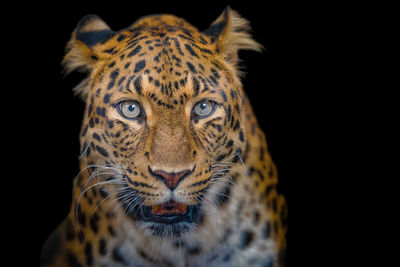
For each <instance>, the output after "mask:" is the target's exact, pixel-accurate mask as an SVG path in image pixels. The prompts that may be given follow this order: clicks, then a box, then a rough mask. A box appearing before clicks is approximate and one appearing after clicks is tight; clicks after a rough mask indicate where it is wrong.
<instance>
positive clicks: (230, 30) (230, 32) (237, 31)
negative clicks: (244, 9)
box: [203, 6, 262, 67]
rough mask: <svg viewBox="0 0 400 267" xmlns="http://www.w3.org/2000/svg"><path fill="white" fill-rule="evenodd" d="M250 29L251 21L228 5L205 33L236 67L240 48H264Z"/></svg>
mask: <svg viewBox="0 0 400 267" xmlns="http://www.w3.org/2000/svg"><path fill="white" fill-rule="evenodd" d="M250 31H251V28H250V23H249V21H248V20H246V19H245V18H243V17H241V16H240V15H239V13H237V12H236V11H234V10H232V9H231V8H230V7H229V6H228V7H226V8H225V10H224V12H223V13H222V14H221V15H220V16H219V17H218V18H217V19H216V20H215V21H214V22H213V23H212V24H211V26H210V27H209V28H208V29H207V30H205V31H204V32H203V33H204V34H205V35H207V36H209V37H210V40H211V42H212V43H214V44H215V51H216V52H217V53H220V54H222V55H223V57H224V59H225V60H226V61H227V62H228V63H230V64H232V65H234V67H236V66H237V63H238V61H239V58H238V51H239V50H255V51H258V52H260V51H261V50H262V46H261V45H260V44H259V43H257V42H256V41H255V40H254V39H253V38H252V36H251V34H250Z"/></svg>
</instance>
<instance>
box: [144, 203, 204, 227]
mask: <svg viewBox="0 0 400 267" xmlns="http://www.w3.org/2000/svg"><path fill="white" fill-rule="evenodd" d="M141 215H142V220H143V221H147V222H157V223H164V224H174V223H182V222H187V223H192V222H195V221H197V220H198V219H199V207H198V205H186V204H182V203H178V202H176V201H174V200H170V201H168V202H165V203H163V204H160V205H154V206H142V207H141Z"/></svg>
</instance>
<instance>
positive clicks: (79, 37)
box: [62, 15, 116, 98]
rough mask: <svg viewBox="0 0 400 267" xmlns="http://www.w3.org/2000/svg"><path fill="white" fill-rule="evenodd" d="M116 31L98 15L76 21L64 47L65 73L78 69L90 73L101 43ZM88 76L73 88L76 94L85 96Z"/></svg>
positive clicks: (99, 55)
mask: <svg viewBox="0 0 400 267" xmlns="http://www.w3.org/2000/svg"><path fill="white" fill-rule="evenodd" d="M115 34H116V33H115V32H114V31H112V30H111V29H110V27H109V26H108V25H107V24H106V23H105V22H104V21H103V20H102V19H101V18H99V17H98V16H96V15H87V16H85V17H84V18H83V19H81V21H80V22H79V23H78V25H77V27H76V28H75V30H74V31H73V33H72V35H71V39H70V41H69V42H68V44H67V47H66V54H65V57H64V59H63V61H62V64H63V65H64V68H65V73H66V74H69V73H70V72H72V71H75V70H78V71H81V72H87V73H90V72H91V71H92V70H93V69H94V67H95V66H96V65H97V63H98V61H99V60H100V59H101V53H100V51H101V48H102V45H103V44H104V43H105V42H106V41H107V40H109V39H110V38H112V37H113V36H114V35H115ZM88 81H89V78H86V79H84V80H83V81H82V82H81V83H80V84H79V85H78V86H76V87H75V88H74V92H75V93H76V94H79V95H81V96H82V97H83V98H85V97H86V95H87V91H88V86H87V84H88Z"/></svg>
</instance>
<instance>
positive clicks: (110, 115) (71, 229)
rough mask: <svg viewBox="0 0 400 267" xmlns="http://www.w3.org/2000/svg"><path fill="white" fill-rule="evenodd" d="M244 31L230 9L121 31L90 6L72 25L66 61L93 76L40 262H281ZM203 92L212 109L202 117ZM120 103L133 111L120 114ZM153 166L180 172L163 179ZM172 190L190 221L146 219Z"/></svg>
mask: <svg viewBox="0 0 400 267" xmlns="http://www.w3.org/2000/svg"><path fill="white" fill-rule="evenodd" d="M249 30H250V28H249V23H248V21H247V20H245V19H244V18H242V17H241V16H240V15H239V14H238V13H237V12H235V11H233V10H231V9H230V8H227V9H226V10H225V11H224V12H223V13H222V14H221V16H220V17H218V18H217V20H216V21H214V23H212V24H211V26H210V27H209V28H208V29H207V30H205V31H203V32H201V31H199V30H198V29H196V28H195V27H194V26H192V25H190V24H189V23H188V22H186V21H185V20H183V19H181V18H178V17H175V16H173V15H152V16H147V17H143V18H141V19H139V20H137V21H136V22H135V23H134V24H133V25H132V26H130V27H128V28H126V29H123V30H120V31H113V30H111V29H110V28H109V26H108V25H107V24H106V23H105V22H103V21H102V20H101V19H100V18H99V17H97V16H95V15H88V16H86V17H84V18H83V19H82V20H81V21H80V22H79V24H78V26H77V28H76V29H75V31H74V32H73V34H72V37H71V40H70V42H69V43H68V45H67V53H66V56H65V59H64V61H63V63H64V64H65V66H66V70H67V72H72V71H75V70H80V71H84V72H87V73H88V77H87V78H86V79H84V80H83V81H82V82H81V83H80V84H79V85H78V86H77V87H76V88H75V89H74V91H75V92H76V93H77V94H79V95H80V96H81V97H82V99H83V100H84V101H85V102H86V110H85V115H84V119H83V124H82V130H81V133H80V140H81V151H82V153H81V157H80V166H81V171H80V173H79V175H78V176H77V177H76V179H75V181H74V188H73V202H72V205H71V209H70V212H69V214H68V216H67V218H66V219H65V220H64V222H63V223H62V224H61V225H60V226H59V227H58V228H57V230H56V231H55V232H54V233H53V234H52V235H51V236H50V237H49V239H48V241H47V242H46V244H45V246H44V249H43V255H42V266H155V265H156V266H282V265H283V262H282V259H284V256H283V255H284V251H285V247H286V242H285V235H286V217H287V212H286V207H285V200H284V198H283V196H282V195H280V194H278V192H277V188H276V186H277V182H278V180H277V171H276V168H275V165H274V164H273V162H272V160H271V157H270V155H269V153H268V148H267V143H266V140H265V136H264V134H263V132H262V131H261V129H260V128H259V126H258V124H257V120H256V118H255V116H254V114H253V111H252V109H251V106H250V103H249V101H248V99H247V97H246V95H245V93H244V91H243V89H242V84H241V81H240V74H241V73H240V71H239V70H238V51H239V50H241V49H247V50H256V51H260V50H261V46H260V45H259V44H258V43H257V42H256V41H254V40H253V39H252V37H251V35H250V33H249ZM250 89H251V88H250ZM203 99H208V100H212V101H213V103H215V106H214V107H213V108H214V110H213V113H212V114H210V115H209V116H207V117H204V118H203V117H202V118H199V117H196V116H194V115H193V107H194V105H195V104H196V103H197V102H198V101H201V100H203ZM126 100H135V101H137V103H140V105H141V109H142V110H141V113H140V116H138V117H137V118H134V119H127V118H124V117H123V116H122V115H121V113H120V112H119V111H118V105H119V103H121V101H126ZM154 170H163V171H164V172H166V173H173V174H176V173H179V172H182V171H186V173H187V175H186V176H185V178H184V179H181V180H179V182H178V183H177V184H175V187H174V188H170V187H169V186H167V185H168V183H166V182H165V181H163V179H160V176H159V175H157V174H156V172H155V171H154ZM188 170H190V172H189V171H188ZM172 191H173V193H172ZM172 194H173V196H174V198H175V200H176V201H178V202H180V203H184V204H186V205H189V206H193V207H195V206H196V207H198V209H199V210H198V214H199V215H198V219H197V220H196V221H195V222H193V223H187V224H179V225H178V226H174V225H168V226H165V227H161V226H160V225H158V224H155V223H153V222H148V221H143V220H141V217H140V214H139V212H138V210H140V209H141V208H144V207H149V206H154V205H158V204H160V203H163V202H165V201H168V200H169V199H170V198H171V195H172Z"/></svg>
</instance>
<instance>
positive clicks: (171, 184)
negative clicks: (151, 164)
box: [154, 170, 191, 190]
mask: <svg viewBox="0 0 400 267" xmlns="http://www.w3.org/2000/svg"><path fill="white" fill-rule="evenodd" d="M189 173H191V171H189V170H186V171H181V172H178V173H168V172H164V171H161V170H157V171H154V174H155V175H156V176H157V177H158V178H160V179H161V180H163V181H164V183H165V184H166V185H167V187H168V188H169V189H171V190H174V189H175V188H176V187H177V186H178V184H179V183H180V181H182V180H183V178H185V177H186V176H187V175H188V174H189Z"/></svg>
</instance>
